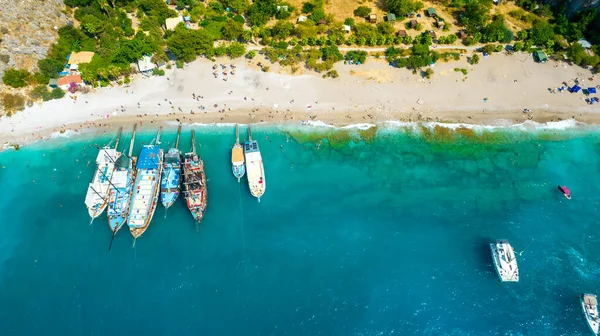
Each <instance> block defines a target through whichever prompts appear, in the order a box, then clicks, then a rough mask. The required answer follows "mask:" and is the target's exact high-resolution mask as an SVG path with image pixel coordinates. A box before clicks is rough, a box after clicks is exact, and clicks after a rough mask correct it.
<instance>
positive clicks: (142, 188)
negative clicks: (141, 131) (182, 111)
mask: <svg viewBox="0 0 600 336" xmlns="http://www.w3.org/2000/svg"><path fill="white" fill-rule="evenodd" d="M159 140H160V130H159V131H158V135H157V136H156V143H160V142H159ZM162 163H163V150H162V149H161V148H160V147H159V146H157V145H146V146H143V147H142V150H141V151H140V155H139V157H138V161H137V164H136V171H137V172H136V177H135V184H134V187H133V197H132V201H131V207H130V208H129V217H128V220H127V221H128V225H129V231H131V235H132V236H133V238H134V239H137V238H138V237H139V236H141V235H142V234H143V233H144V232H145V231H146V229H147V228H148V226H149V225H150V222H151V221H152V217H153V216H154V211H155V210H156V204H157V202H158V194H159V191H160V177H161V174H162V167H163V166H162ZM134 245H135V240H134Z"/></svg>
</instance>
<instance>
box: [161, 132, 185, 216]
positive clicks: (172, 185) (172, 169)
mask: <svg viewBox="0 0 600 336" xmlns="http://www.w3.org/2000/svg"><path fill="white" fill-rule="evenodd" d="M180 133H181V126H179V129H178V130H177V141H176V142H175V147H173V148H170V149H169V151H168V152H167V154H165V159H164V163H163V173H162V179H161V182H160V201H161V203H162V205H163V206H164V207H165V209H169V207H170V206H171V205H173V203H175V200H176V199H177V197H178V196H179V185H180V184H181V152H180V151H179V149H178V147H179V135H180Z"/></svg>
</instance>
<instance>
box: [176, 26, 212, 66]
mask: <svg viewBox="0 0 600 336" xmlns="http://www.w3.org/2000/svg"><path fill="white" fill-rule="evenodd" d="M213 43H214V40H213V38H212V37H211V36H210V34H209V33H208V32H206V31H205V30H204V29H200V30H192V29H186V28H185V27H177V28H176V29H175V31H174V32H173V34H172V35H171V37H169V39H168V40H167V46H168V47H169V50H171V51H172V52H173V54H175V56H177V58H179V59H181V60H182V61H184V62H191V61H193V60H195V59H196V57H197V56H198V55H202V54H204V55H206V56H212V55H213V54H214V47H213Z"/></svg>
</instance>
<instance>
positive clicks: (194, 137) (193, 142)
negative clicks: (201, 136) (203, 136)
mask: <svg viewBox="0 0 600 336" xmlns="http://www.w3.org/2000/svg"><path fill="white" fill-rule="evenodd" d="M192 153H194V155H196V131H194V130H192Z"/></svg>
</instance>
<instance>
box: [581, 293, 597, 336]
mask: <svg viewBox="0 0 600 336" xmlns="http://www.w3.org/2000/svg"><path fill="white" fill-rule="evenodd" d="M581 307H582V308H583V314H584V315H585V320H586V321H587V323H588V326H589V327H590V329H591V330H592V332H593V333H594V335H598V331H599V327H600V318H599V317H598V300H597V298H596V295H594V294H583V295H582V296H581Z"/></svg>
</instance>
